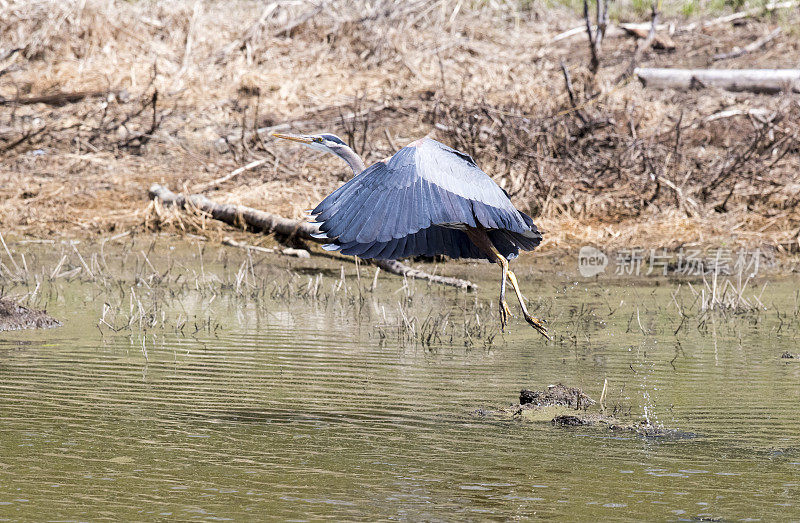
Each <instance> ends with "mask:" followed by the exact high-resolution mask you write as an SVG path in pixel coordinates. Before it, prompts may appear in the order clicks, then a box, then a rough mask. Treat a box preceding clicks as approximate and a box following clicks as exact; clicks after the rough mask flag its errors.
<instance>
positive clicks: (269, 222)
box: [148, 183, 478, 290]
mask: <svg viewBox="0 0 800 523" xmlns="http://www.w3.org/2000/svg"><path fill="white" fill-rule="evenodd" d="M148 194H149V196H150V199H151V200H155V199H158V200H160V201H161V202H163V203H164V204H166V205H175V206H177V207H179V208H182V209H183V208H187V207H194V208H196V209H198V210H200V211H203V212H204V213H207V214H209V215H211V217H212V218H214V219H215V220H219V221H221V222H224V223H227V224H228V225H233V226H234V227H247V228H249V229H251V230H254V231H257V232H262V233H266V234H269V233H273V232H276V233H278V234H281V235H283V236H288V237H292V238H299V239H302V240H307V241H311V242H315V243H327V241H326V240H324V239H320V238H315V237H314V236H313V235H314V234H318V233H319V232H320V231H319V228H318V227H317V225H316V224H314V223H310V222H304V221H298V220H291V219H289V218H284V217H283V216H278V215H277V214H272V213H268V212H264V211H259V210H257V209H253V208H251V207H245V206H244V205H233V204H226V203H217V202H214V201H212V200H210V199H208V198H207V197H206V196H204V195H202V194H191V195H184V194H176V193H174V192H172V191H170V190H169V189H167V188H166V187H164V186H163V185H160V184H157V183H154V184H153V185H151V186H150V190H149V191H148ZM371 262H372V263H373V264H374V265H376V266H377V267H380V268H381V269H383V270H384V271H386V272H388V273H391V274H396V275H398V276H405V277H407V278H415V279H418V280H426V281H429V282H431V283H439V284H442V285H449V286H451V287H458V288H461V289H466V290H475V289H477V288H478V286H477V285H475V284H474V283H472V282H470V281H469V280H462V279H460V278H452V277H449V276H438V275H435V274H429V273H427V272H425V271H421V270H418V269H413V268H411V267H409V266H408V265H406V264H404V263H401V262H399V261H395V260H371Z"/></svg>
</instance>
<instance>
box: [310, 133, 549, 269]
mask: <svg viewBox="0 0 800 523" xmlns="http://www.w3.org/2000/svg"><path fill="white" fill-rule="evenodd" d="M311 214H312V215H313V216H314V217H315V218H316V221H317V222H319V223H320V230H321V231H322V232H323V233H325V235H326V237H327V238H329V239H330V240H331V241H332V244H331V248H335V249H338V250H341V251H342V253H344V254H355V255H359V256H362V257H364V258H400V257H405V256H411V255H417V254H427V255H431V254H446V255H448V256H450V257H453V258H482V257H484V255H483V253H481V252H480V251H479V250H478V249H477V248H475V246H474V245H472V243H471V242H470V241H469V240H468V238H467V237H466V234H465V233H464V232H463V231H461V230H458V229H459V227H462V228H463V227H466V226H469V227H477V226H481V227H483V228H485V229H489V230H490V235H491V236H493V238H492V239H493V242H495V245H496V246H497V247H498V249H499V250H501V252H502V251H506V252H505V254H510V255H516V254H517V251H518V249H519V248H523V249H526V250H530V249H532V248H533V247H535V246H536V245H537V244H538V243H539V241H540V240H541V235H540V234H539V232H538V230H537V229H536V227H535V226H534V225H533V221H532V220H531V219H530V218H529V217H528V216H526V215H525V214H523V213H521V212H519V211H518V210H517V209H516V208H515V207H514V205H513V204H512V203H511V200H509V198H508V195H507V194H506V193H505V192H504V191H503V190H502V189H501V188H500V187H498V186H497V184H495V183H494V181H492V179H491V178H489V176H488V175H486V173H484V172H483V171H481V170H480V169H479V168H478V167H477V165H476V164H475V162H474V161H473V160H472V158H470V157H469V156H468V155H465V154H463V153H460V152H458V151H456V150H454V149H451V148H449V147H447V146H445V145H443V144H441V143H439V142H437V141H435V140H432V139H429V138H423V139H422V140H417V141H416V142H414V143H412V144H410V145H408V146H407V147H404V148H403V149H401V150H400V151H398V152H397V154H395V155H394V156H392V157H391V158H389V159H387V160H383V161H381V162H378V163H376V164H374V165H372V166H370V167H369V168H368V169H366V170H365V171H364V172H362V173H361V174H359V175H358V176H356V177H355V178H353V179H352V180H350V181H349V182H347V183H346V184H344V185H343V186H342V187H340V188H339V189H337V190H336V191H334V192H333V193H332V194H331V195H330V196H328V197H327V198H325V199H324V200H323V201H322V202H321V203H320V204H319V205H318V206H317V207H316V208H315V209H314V210H313V211H312V212H311ZM498 244H502V245H503V246H505V247H506V248H504V249H500V245H498Z"/></svg>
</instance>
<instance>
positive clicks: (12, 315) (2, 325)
mask: <svg viewBox="0 0 800 523" xmlns="http://www.w3.org/2000/svg"><path fill="white" fill-rule="evenodd" d="M59 326H61V322H60V321H58V320H57V319H55V318H53V317H52V316H50V315H49V314H47V313H46V312H44V311H39V310H35V309H29V308H27V307H23V306H22V305H19V304H17V303H15V302H13V301H11V300H9V299H6V298H0V332H2V331H16V330H22V329H49V328H52V327H59Z"/></svg>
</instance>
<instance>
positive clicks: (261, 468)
mask: <svg viewBox="0 0 800 523" xmlns="http://www.w3.org/2000/svg"><path fill="white" fill-rule="evenodd" d="M20 248H21V247H18V249H20ZM90 250H91V249H90V248H88V247H87V252H85V253H84V258H85V259H86V260H87V261H86V263H87V264H88V265H89V266H90V267H91V265H92V264H93V263H96V264H97V268H96V269H97V270H95V271H93V272H100V266H101V265H102V266H103V268H105V269H106V270H107V271H109V274H110V273H113V274H116V275H120V276H121V280H120V281H118V282H116V283H113V282H114V281H115V280H114V278H115V277H112V276H108V275H106V276H105V277H101V276H100V275H98V274H95V275H94V276H95V278H94V279H91V278H88V277H86V276H87V275H86V274H84V275H83V277H82V276H81V274H77V275H75V276H73V277H71V278H70V277H61V278H56V279H55V280H53V281H50V280H49V279H47V278H44V277H43V276H42V277H38V276H37V277H33V276H31V277H29V278H28V280H27V282H25V283H22V282H18V283H16V284H14V283H9V284H8V285H9V286H8V289H9V290H11V291H12V292H15V293H17V294H18V295H22V294H25V293H26V292H31V291H33V289H34V288H35V287H36V282H37V280H38V281H39V284H40V286H39V289H38V290H37V291H36V293H37V294H36V295H35V296H34V300H33V301H34V302H35V303H38V304H39V305H46V306H47V308H48V311H49V312H50V313H52V314H54V315H55V316H56V317H58V318H59V319H62V320H63V321H64V323H65V326H64V327H63V328H60V329H57V330H48V331H37V332H17V333H0V448H2V449H3V450H2V453H0V518H2V519H37V520H39V519H52V520H87V519H98V518H102V517H112V518H116V519H158V518H162V517H169V518H176V519H245V518H255V517H261V518H263V517H266V516H274V517H278V518H281V519H295V520H309V519H319V518H322V517H330V518H334V519H411V520H420V519H422V520H442V519H487V518H490V519H508V518H522V517H543V518H559V519H565V518H567V519H579V518H580V519H594V518H612V519H617V518H619V519H623V518H624V519H676V520H677V519H686V520H691V519H693V518H723V519H740V518H755V519H765V520H774V519H793V518H797V517H800V509H798V508H797V506H796V505H797V503H798V496H799V495H800V479H799V478H800V435H798V427H800V424H799V423H798V422H800V415H798V411H797V402H798V398H799V397H800V396H799V395H800V379H798V378H800V363H798V362H797V361H792V360H786V359H781V358H780V354H781V353H782V352H783V351H784V350H790V351H796V349H795V348H794V339H795V337H796V335H797V325H796V318H795V319H794V320H793V319H792V318H791V313H792V312H793V311H795V310H796V308H797V305H796V302H795V295H794V290H793V289H794V288H796V286H797V283H798V282H797V281H791V280H789V281H786V280H784V281H780V282H778V283H777V284H775V285H771V286H768V288H767V290H765V292H764V296H765V297H762V301H764V303H765V304H768V305H767V308H768V310H767V311H765V312H762V313H757V314H750V315H742V316H740V317H732V316H727V317H723V316H710V317H709V318H707V319H706V320H705V321H699V320H698V319H697V318H694V317H693V318H691V319H690V320H686V321H685V322H684V325H683V326H681V320H680V315H679V313H678V312H677V310H678V306H677V305H676V304H674V303H673V299H672V294H673V293H674V292H675V291H676V289H677V285H678V284H677V283H675V282H669V281H663V282H660V284H659V285H658V286H653V282H652V281H646V282H639V283H636V282H629V281H622V280H619V281H605V282H602V281H601V282H599V283H597V282H596V283H591V284H586V283H580V284H575V282H573V281H571V280H570V279H569V277H568V276H567V275H561V276H558V277H556V276H552V275H551V276H548V278H546V279H535V278H526V281H525V283H524V284H523V285H524V287H525V288H524V290H525V292H526V293H527V294H528V295H529V296H534V295H537V296H541V298H539V299H537V300H535V304H534V306H535V307H538V312H539V313H542V314H544V315H547V316H548V317H549V319H550V320H551V329H552V331H553V332H554V333H555V334H556V336H555V337H556V341H555V342H551V343H546V342H545V341H544V340H543V339H542V338H541V337H540V336H539V335H538V334H536V333H535V332H534V331H533V330H529V329H528V328H527V327H526V326H525V325H524V324H523V323H521V322H520V320H519V319H518V318H515V319H513V320H512V331H511V332H510V333H507V334H505V335H497V334H496V333H495V334H496V335H495V336H494V337H493V338H492V339H491V341H487V337H488V336H484V337H483V338H478V339H469V337H468V336H467V337H465V336H464V335H462V334H458V335H452V333H453V332H457V327H451V331H450V332H451V337H452V340H453V341H452V342H450V341H449V339H450V338H448V337H447V336H444V337H445V338H446V339H447V341H446V342H442V341H435V340H434V341H435V342H433V343H432V344H431V345H426V344H423V343H420V342H419V339H418V338H415V334H413V333H410V332H408V329H404V325H405V322H406V321H411V322H412V323H414V325H416V326H417V327H416V328H417V329H419V328H420V327H419V326H420V324H421V322H423V321H424V320H425V318H433V317H436V315H437V314H438V315H441V314H442V313H443V311H451V319H452V321H453V324H454V325H462V324H463V323H464V321H470V322H472V328H474V329H476V330H475V331H474V332H477V329H484V331H485V332H484V334H485V333H486V332H490V331H491V329H494V324H493V323H492V325H491V329H490V327H489V326H488V325H485V324H488V323H489V322H494V321H496V314H495V313H494V311H493V310H492V309H491V307H492V305H493V303H494V301H493V296H494V293H495V292H496V291H495V286H496V285H495V283H494V282H493V281H490V280H488V279H486V280H485V281H484V280H481V283H482V284H483V285H482V288H481V290H480V291H479V293H478V296H479V299H478V302H479V307H478V313H477V314H476V313H475V297H474V296H472V295H465V294H464V293H462V292H460V291H456V290H449V289H448V290H445V289H439V288H428V287H427V286H426V285H424V284H414V283H410V284H408V286H409V288H404V287H403V286H402V285H403V282H402V281H401V280H399V279H397V278H390V277H387V278H383V277H381V278H379V284H378V287H377V289H376V290H375V291H374V292H370V291H369V290H368V287H369V286H370V285H371V283H372V281H371V280H372V272H371V270H369V269H365V268H361V271H364V272H361V273H360V274H359V275H358V276H356V274H355V272H354V267H353V266H346V267H345V271H346V278H345V281H344V283H343V284H341V285H339V283H338V282H340V279H339V274H340V273H339V264H338V263H336V262H331V264H330V269H331V270H330V271H328V272H326V273H323V274H322V275H321V276H319V277H318V276H317V275H316V274H315V273H314V272H313V271H306V273H304V274H301V275H300V276H297V275H296V274H295V275H294V276H293V275H292V274H293V273H291V272H290V271H289V270H288V268H289V266H291V265H292V264H293V263H295V262H289V261H285V260H284V259H271V258H251V259H250V260H248V256H247V255H245V254H243V253H240V252H238V251H235V252H229V253H226V254H224V255H221V254H219V253H211V252H205V253H204V256H205V258H204V259H203V263H200V261H201V260H200V258H199V256H200V254H199V251H198V252H197V253H195V251H193V250H192V249H191V248H190V249H189V250H188V251H187V252H183V253H182V254H181V255H175V254H173V253H170V252H167V251H166V250H165V248H164V247H163V246H158V247H156V248H154V249H152V250H151V251H150V252H149V253H148V254H149V255H148V254H145V251H142V252H141V253H139V252H138V250H137V249H131V250H130V251H129V252H127V254H125V255H122V254H119V255H118V258H112V259H109V260H107V261H106V262H105V263H103V262H101V259H100V258H99V257H98V258H97V259H94V258H92V257H91V255H90V253H89V251H90ZM104 255H105V256H109V257H110V256H111V255H109V254H108V253H104ZM145 257H147V260H145ZM70 259H71V263H74V265H75V267H78V266H79V264H80V262H79V260H77V259H75V258H70ZM122 260H125V261H124V262H123V261H122ZM27 261H28V265H29V266H30V267H31V269H30V271H31V273H32V274H34V275H36V274H38V275H45V274H47V275H48V276H49V275H51V271H52V268H53V265H54V264H55V263H56V262H57V261H58V256H56V257H55V259H53V258H52V257H48V255H46V254H40V255H38V257H37V256H32V255H29V259H28V260H27ZM298 263H300V262H298ZM150 265H152V266H153V267H152V268H151V267H150ZM37 267H41V268H42V270H39V269H37ZM69 268H70V267H68V266H65V269H64V270H67V269H69ZM37 270H38V271H39V272H37ZM368 270H369V271H370V272H367V271H368ZM470 270H471V271H472V272H471V273H470V275H471V276H475V275H477V274H480V273H483V272H486V273H487V275H488V276H487V278H488V277H493V276H494V271H493V270H492V269H487V268H486V266H483V267H481V266H478V267H477V268H473V269H470ZM532 270H533V269H520V273H521V274H523V275H524V274H527V273H528V272H531V271H532ZM79 272H80V271H79ZM164 274H167V275H166V276H165V277H163V275H164ZM181 274H182V275H183V276H181ZM155 275H162V279H161V280H160V281H159V278H157V277H155ZM103 278H105V279H103ZM101 280H102V281H101ZM556 280H558V283H554V282H555V281H556ZM337 285H339V288H338V290H337ZM315 287H316V289H317V290H316V292H312V291H310V290H309V289H314V288H315ZM131 289H132V290H131ZM359 289H360V290H359ZM7 292H8V291H7ZM337 296H338V298H337ZM679 296H683V297H684V298H685V299H686V301H687V302H688V301H689V297H690V295H689V294H686V293H685V288H682V289H681V290H680V291H679ZM490 298H492V301H491V302H490V301H489V299H490ZM512 306H513V304H512ZM687 307H688V304H687ZM104 311H105V313H104ZM104 314H105V315H104ZM780 314H784V315H785V316H786V317H784V318H783V319H781V317H780V316H779V315H780ZM404 316H405V317H406V319H403V317H404ZM130 317H134V318H138V320H137V321H133V322H132V323H131V325H129V326H124V325H125V323H126V318H130ZM101 318H105V321H106V322H107V323H108V325H111V326H114V327H115V328H117V329H119V330H118V332H115V331H114V330H112V329H111V328H110V327H109V326H108V325H104V324H103V323H102V322H101ZM414 318H416V320H415V319H414ZM478 324H480V327H478ZM679 326H680V329H679V331H678V334H677V335H676V334H675V332H674V331H675V330H676V328H678V327H679ZM453 329H456V330H453ZM462 330H463V329H462ZM495 330H496V329H495ZM604 379H608V382H609V392H608V400H607V402H608V403H610V404H612V405H616V406H618V408H621V409H623V410H630V413H631V416H633V417H635V418H644V417H647V418H648V419H650V421H651V422H652V423H654V424H661V425H663V426H665V427H669V428H676V429H680V431H681V434H682V435H683V437H665V438H643V437H641V436H638V435H635V434H630V433H624V432H609V431H602V430H595V429H590V428H557V427H553V426H552V425H550V424H547V423H544V424H537V423H523V422H520V421H515V420H506V419H497V418H492V417H482V416H480V415H476V414H475V411H476V410H478V409H492V408H496V407H499V406H503V405H507V404H510V403H513V402H515V401H516V398H517V397H518V393H519V390H520V389H521V388H523V387H526V388H542V387H545V386H546V385H547V384H551V383H557V382H563V383H565V384H568V385H571V386H578V387H582V388H583V389H584V391H585V392H587V393H588V394H589V395H590V396H593V397H595V398H598V397H599V395H600V391H601V389H602V386H603V381H604Z"/></svg>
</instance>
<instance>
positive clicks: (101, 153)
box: [0, 0, 800, 250]
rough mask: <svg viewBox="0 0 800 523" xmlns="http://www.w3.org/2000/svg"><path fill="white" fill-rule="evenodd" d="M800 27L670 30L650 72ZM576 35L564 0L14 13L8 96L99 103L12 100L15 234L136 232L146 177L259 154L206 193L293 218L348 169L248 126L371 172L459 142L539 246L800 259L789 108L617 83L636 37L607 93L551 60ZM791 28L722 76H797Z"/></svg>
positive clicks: (9, 145)
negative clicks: (347, 150)
mask: <svg viewBox="0 0 800 523" xmlns="http://www.w3.org/2000/svg"><path fill="white" fill-rule="evenodd" d="M792 12H793V13H794V14H795V15H796V14H797V11H796V10H795V11H791V12H790V13H789V14H788V15H787V13H781V14H780V16H778V15H776V17H775V18H769V17H767V18H762V19H749V20H747V21H746V23H744V24H742V25H737V26H730V25H724V26H721V27H715V28H713V29H711V30H710V31H711V32H699V31H695V32H685V33H682V32H680V31H677V32H676V33H675V34H674V35H673V39H674V40H675V42H676V44H677V52H674V53H666V52H656V51H652V50H648V51H645V52H644V53H643V55H642V62H643V63H644V64H647V65H655V66H672V65H674V66H688V67H705V66H707V65H708V64H709V63H710V59H709V57H710V56H712V55H713V54H715V53H717V52H720V51H725V50H729V49H730V48H731V47H732V46H733V45H742V44H745V43H747V42H750V41H752V40H753V39H755V38H756V37H758V36H760V35H762V34H764V33H765V32H766V31H768V30H769V28H770V27H772V25H774V24H777V23H783V22H782V21H784V20H785V19H786V17H787V16H791V13H792ZM667 21H669V22H673V23H674V24H675V25H676V26H677V27H678V28H680V27H681V26H682V25H684V24H685V23H687V20H684V19H681V18H679V17H673V18H672V19H667ZM580 23H581V20H580V19H579V18H577V17H576V14H575V12H574V11H573V10H572V9H571V8H570V7H569V6H567V7H565V6H563V5H552V4H550V3H544V2H512V1H508V0H507V1H499V0H497V1H462V0H438V1H433V2H427V1H425V2H422V1H410V2H401V1H399V0H382V1H377V2H366V1H357V2H345V1H343V0H332V1H328V2H309V1H305V0H281V1H275V2H267V3H263V2H251V1H237V2H219V1H208V2H197V1H185V0H178V1H174V2H164V1H140V2H112V1H99V0H81V1H62V2H55V1H50V0H32V1H31V0H29V1H24V2H23V1H0V58H2V60H0V96H2V97H3V98H5V99H7V100H8V99H20V98H25V97H30V96H40V95H45V94H53V93H58V92H77V91H89V92H94V93H95V94H97V96H88V97H86V98H84V99H83V100H80V101H77V102H74V103H67V104H65V105H62V106H53V105H47V104H42V103H38V104H25V105H13V104H6V105H3V106H0V107H2V109H3V110H2V112H0V157H2V164H0V224H1V225H2V228H3V230H6V231H9V232H12V234H16V235H30V236H48V235H66V236H74V235H77V234H86V233H89V234H95V233H104V232H108V231H116V232H119V231H120V230H125V229H129V228H135V227H141V226H142V225H143V224H144V223H152V220H151V221H150V222H148V218H153V216H152V214H148V213H149V212H150V211H148V202H147V201H146V190H147V187H148V186H149V185H150V184H151V183H152V182H161V183H165V184H167V185H169V186H170V187H172V188H174V189H181V188H186V189H190V188H191V187H192V186H193V185H195V184H198V183H202V182H206V181H209V180H213V179H216V178H219V177H221V176H224V175H225V174H226V173H228V172H230V171H232V170H233V169H235V168H237V167H239V166H242V165H244V164H246V163H248V162H250V161H252V160H254V159H256V158H267V159H268V161H267V162H265V163H264V164H262V165H260V166H259V167H257V168H255V169H251V170H248V171H245V172H243V173H242V174H241V175H239V176H237V177H236V178H234V179H232V180H231V181H229V182H226V183H225V184H223V185H222V186H221V187H220V188H219V189H218V190H216V191H212V192H211V193H210V194H209V196H211V197H212V198H214V199H217V200H219V201H223V202H236V203H241V204H244V205H248V206H253V207H259V208H263V209H266V210H269V211H272V212H278V213H281V214H284V215H287V216H294V217H298V218H300V217H302V216H303V211H304V210H305V209H308V208H309V207H310V206H313V204H315V203H316V202H317V201H319V200H320V199H321V198H322V197H324V195H325V194H327V193H328V192H329V191H330V190H332V189H334V188H335V187H336V186H337V185H339V184H340V183H341V182H342V181H343V180H345V179H347V177H348V176H349V173H348V172H347V168H346V166H344V165H343V164H342V163H341V162H340V161H339V160H338V159H336V158H333V157H326V156H322V155H318V154H316V153H313V152H311V151H308V150H306V149H301V148H299V147H297V146H293V145H291V144H288V143H276V142H274V141H272V139H271V138H270V137H269V136H268V135H267V134H266V133H261V134H258V133H254V132H253V131H254V130H255V129H257V128H270V127H273V126H277V125H280V124H284V123H286V124H288V125H287V126H286V127H287V128H288V129H290V130H297V131H332V132H336V133H338V134H340V135H342V136H343V137H348V136H349V137H350V138H352V139H354V141H355V143H356V146H357V149H359V150H361V152H362V153H363V154H365V155H366V157H367V163H369V162H370V161H375V160H377V159H380V158H383V157H385V156H387V155H388V154H391V153H392V152H393V150H394V148H395V147H400V146H402V145H404V144H405V143H407V142H409V141H411V140H413V139H415V138H418V137H420V136H424V135H426V134H431V135H433V136H434V137H436V138H437V139H440V140H442V141H445V142H447V143H450V144H452V145H454V146H456V147H459V148H462V149H467V150H468V152H470V153H471V154H473V155H474V156H475V157H476V160H477V161H478V163H479V164H480V165H481V166H482V167H483V168H484V169H485V170H486V171H487V172H488V173H490V174H491V175H492V176H493V177H494V178H495V180H497V181H498V183H500V184H501V185H502V186H503V187H504V188H506V189H507V190H509V192H511V193H512V195H513V199H514V201H515V202H516V203H517V204H518V206H519V207H520V208H522V209H526V210H530V211H531V212H532V213H533V214H534V215H536V217H537V222H538V223H539V224H540V228H542V229H543V230H545V231H546V235H545V242H544V244H543V249H553V248H559V249H562V248H563V249H567V250H570V249H573V248H574V247H576V246H580V245H582V244H585V243H593V244H598V245H604V246H608V247H611V248H614V247H630V246H633V245H641V246H647V247H662V246H664V247H678V246H681V245H686V244H693V243H694V244H703V245H725V246H729V247H735V246H750V247H752V246H764V245H769V246H773V247H775V248H777V249H779V250H780V249H785V250H791V249H792V248H793V247H792V246H795V247H796V246H797V235H798V229H800V214H799V213H798V211H797V205H796V204H797V200H798V198H800V196H799V195H800V174H798V173H800V159H799V158H800V155H799V154H798V150H799V149H798V143H800V142H799V141H798V140H799V139H798V128H799V127H800V126H799V125H798V122H800V116H799V115H800V105H798V98H797V96H796V95H784V96H760V95H752V94H743V93H741V94H734V93H725V92H720V91H712V90H699V91H693V92H688V93H674V92H658V91H648V90H645V89H643V88H642V87H641V86H640V85H638V83H636V82H624V81H623V82H618V81H617V80H618V78H619V76H620V74H621V73H622V72H623V71H624V70H625V69H626V68H627V66H628V64H629V62H630V59H631V57H632V55H633V51H634V47H635V42H633V41H631V40H628V39H625V38H609V39H607V40H606V43H605V46H604V50H603V60H602V64H601V69H600V72H599V74H598V75H597V77H592V76H591V75H590V74H589V72H588V70H587V68H586V66H587V64H588V49H587V46H586V43H585V38H583V37H576V38H572V39H567V40H562V41H560V42H558V43H556V44H552V43H550V39H551V38H552V37H553V36H554V35H555V34H557V33H559V32H560V31H563V30H566V29H569V28H571V27H575V26H577V25H580ZM792 34H793V33H791V32H790V31H787V32H785V33H784V35H782V36H780V37H778V38H777V39H775V40H774V41H773V42H772V43H771V44H770V45H768V46H766V47H765V48H764V49H763V50H760V51H758V52H756V53H753V54H750V55H746V56H743V57H740V58H737V59H734V60H729V61H727V62H725V63H723V64H720V65H718V66H729V67H744V66H747V67H763V66H768V67H791V66H796V64H797V63H798V59H800V42H798V40H797V38H795V37H793V36H792ZM561 60H563V61H564V63H565V65H566V66H567V68H568V70H569V71H570V72H571V74H572V80H573V83H574V85H575V91H576V95H577V97H578V103H579V107H580V111H576V110H575V109H574V107H573V106H572V104H571V103H570V101H569V98H568V96H567V92H566V89H565V87H564V78H563V76H562V72H561V68H560V65H559V64H560V61H561ZM156 93H157V94H156ZM753 109H755V111H752V110H753ZM731 110H738V111H739V114H737V115H733V116H725V117H719V115H720V114H721V112H722V111H731ZM350 115H354V116H353V117H350V118H348V116H350ZM583 119H585V120H586V121H588V122H589V123H588V124H587V123H586V122H584V121H583ZM348 131H349V133H348ZM362 149H363V150H362ZM711 182H714V186H713V187H710V188H709V183H711ZM673 186H674V187H673ZM676 188H677V189H676ZM729 194H730V196H728V195H729ZM175 223H177V222H175ZM181 223H182V225H183V226H185V225H186V224H191V223H194V221H193V220H184V221H183V222H181ZM190 229H192V230H195V229H194V228H193V227H191V226H190Z"/></svg>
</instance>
